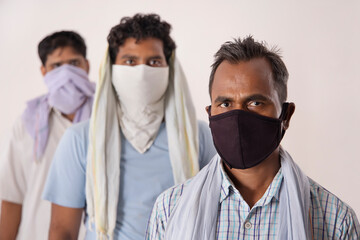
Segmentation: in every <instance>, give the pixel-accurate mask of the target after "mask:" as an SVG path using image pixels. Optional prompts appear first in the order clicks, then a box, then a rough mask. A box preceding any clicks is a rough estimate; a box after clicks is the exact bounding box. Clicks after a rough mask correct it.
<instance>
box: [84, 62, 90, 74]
mask: <svg viewBox="0 0 360 240" xmlns="http://www.w3.org/2000/svg"><path fill="white" fill-rule="evenodd" d="M85 60H86V62H85V64H86V70H85V71H86V72H87V74H89V72H90V63H89V60H87V59H85Z"/></svg>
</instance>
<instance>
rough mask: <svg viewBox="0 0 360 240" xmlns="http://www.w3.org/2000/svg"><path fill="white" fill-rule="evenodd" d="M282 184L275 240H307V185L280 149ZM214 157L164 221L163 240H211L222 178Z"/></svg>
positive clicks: (298, 169)
mask: <svg viewBox="0 0 360 240" xmlns="http://www.w3.org/2000/svg"><path fill="white" fill-rule="evenodd" d="M280 157H281V168H282V173H283V176H284V182H283V185H282V187H281V190H280V201H279V211H280V227H279V232H278V239H280V240H289V239H291V240H304V239H311V227H310V221H309V209H310V184H309V180H308V178H307V177H306V175H305V174H304V173H303V172H302V171H301V170H300V168H299V167H298V166H297V165H296V163H295V162H294V161H293V160H292V158H291V157H290V155H289V154H288V153H287V152H286V151H284V150H283V149H280ZM220 164H221V160H220V156H219V155H216V156H215V157H214V158H213V160H212V161H211V162H210V163H209V164H208V165H207V166H205V167H204V168H203V169H202V170H201V171H200V172H199V174H198V175H197V176H196V177H194V178H193V179H192V180H191V182H190V183H189V184H188V185H187V186H186V187H184V189H183V193H182V195H181V198H180V199H179V201H178V203H177V204H176V205H175V207H174V209H173V210H172V212H171V213H170V217H169V219H168V221H167V225H166V231H165V239H166V240H199V239H206V240H215V237H216V227H217V215H218V207H219V199H220V189H221V183H222V176H221V170H220Z"/></svg>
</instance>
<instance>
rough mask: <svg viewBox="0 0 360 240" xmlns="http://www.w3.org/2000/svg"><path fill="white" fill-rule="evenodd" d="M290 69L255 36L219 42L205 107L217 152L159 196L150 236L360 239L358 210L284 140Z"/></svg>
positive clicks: (289, 106)
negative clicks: (304, 166) (306, 168)
mask: <svg viewBox="0 0 360 240" xmlns="http://www.w3.org/2000/svg"><path fill="white" fill-rule="evenodd" d="M288 76H289V74H288V71H287V69H286V66H285V64H284V62H283V61H282V60H281V58H280V56H279V55H278V53H277V51H276V50H273V49H271V50H269V49H267V48H266V46H265V45H264V44H262V43H259V42H256V41H254V39H253V38H252V37H247V38H245V39H243V40H241V39H237V40H235V41H233V42H227V43H225V44H223V45H222V46H221V48H220V50H219V51H218V52H217V53H216V55H215V62H214V64H213V65H212V72H211V75H210V84H209V90H210V96H211V106H209V107H207V108H206V110H207V112H208V114H209V121H210V128H211V132H212V136H213V140H214V144H215V147H216V149H217V152H218V155H217V156H215V157H214V159H213V160H212V161H211V162H210V163H209V165H208V166H207V167H205V168H204V169H203V170H202V171H201V172H199V174H198V175H196V176H195V177H194V178H192V179H190V180H188V181H187V182H185V183H184V184H182V185H178V186H175V187H173V188H171V189H169V190H167V191H165V192H164V193H163V194H161V195H160V196H159V197H158V199H157V201H156V203H155V205H154V209H153V212H152V215H151V218H150V221H149V225H148V229H147V236H146V239H171V240H180V239H181V240H200V239H201V240H203V239H204V240H205V239H206V240H207V239H209V240H212V239H250V238H251V239H280V240H289V239H291V240H304V239H360V226H359V222H358V220H357V218H356V215H355V213H354V211H353V210H352V209H351V208H350V207H349V206H348V205H346V204H345V203H344V202H342V201H341V200H339V199H338V198H337V197H336V196H334V195H333V194H331V193H330V192H328V191H327V190H325V189H324V188H322V187H321V186H320V185H319V184H317V183H316V182H314V181H313V180H311V179H310V178H308V177H307V176H306V175H305V174H304V173H303V172H302V171H301V169H300V168H299V167H298V166H297V165H296V163H295V162H294V161H293V160H292V158H291V156H290V155H289V154H288V153H287V152H286V151H285V150H284V149H283V148H282V147H281V146H280V142H281V139H282V137H283V136H284V134H285V131H286V129H287V128H288V127H289V123H290V119H291V116H292V115H293V113H294V111H295V105H294V103H287V102H286V98H287V80H288Z"/></svg>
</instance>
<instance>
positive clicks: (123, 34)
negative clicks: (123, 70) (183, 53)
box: [107, 14, 176, 63]
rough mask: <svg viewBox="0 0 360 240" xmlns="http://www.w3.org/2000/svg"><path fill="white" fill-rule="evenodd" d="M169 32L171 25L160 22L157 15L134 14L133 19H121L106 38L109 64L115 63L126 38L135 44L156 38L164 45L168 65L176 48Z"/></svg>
mask: <svg viewBox="0 0 360 240" xmlns="http://www.w3.org/2000/svg"><path fill="white" fill-rule="evenodd" d="M170 31H171V25H170V24H169V23H167V22H165V21H161V19H160V16H159V15H157V14H135V15H134V16H133V17H124V18H122V19H121V20H120V23H119V24H118V25H116V26H114V27H113V28H112V29H111V31H110V33H109V35H108V37H107V40H108V43H109V53H110V59H111V62H112V63H114V62H115V59H116V56H117V54H118V52H119V47H120V46H121V45H123V44H124V42H125V40H126V39H127V38H135V39H136V41H137V42H138V41H140V40H143V39H146V38H157V39H160V40H161V41H162V42H163V44H164V55H165V58H166V61H167V62H168V63H169V60H170V57H171V54H172V52H173V50H174V49H175V48H176V45H175V42H174V41H173V40H172V38H171V37H170Z"/></svg>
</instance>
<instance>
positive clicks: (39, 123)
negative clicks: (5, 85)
mask: <svg viewBox="0 0 360 240" xmlns="http://www.w3.org/2000/svg"><path fill="white" fill-rule="evenodd" d="M44 81H45V84H46V86H47V87H48V91H49V92H48V94H46V95H43V96H40V97H37V98H35V99H33V100H30V101H29V102H27V107H26V109H25V111H24V113H23V115H22V120H23V122H24V124H25V127H26V129H27V131H28V132H29V134H30V135H31V137H32V138H33V139H34V158H35V160H39V159H40V158H41V156H42V155H43V153H44V150H45V147H46V143H47V139H48V135H49V115H50V111H51V108H52V107H54V108H55V109H57V110H59V111H60V112H61V113H64V114H71V113H75V117H74V120H73V123H77V122H80V121H83V120H86V119H88V118H89V117H90V115H91V107H92V102H93V95H94V93H95V84H94V83H92V82H90V81H89V79H88V75H87V73H86V72H85V71H84V70H83V69H81V68H78V67H74V66H72V65H68V64H65V65H63V66H61V67H58V68H56V69H54V70H52V71H50V72H48V73H47V74H46V75H45V77H44Z"/></svg>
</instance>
